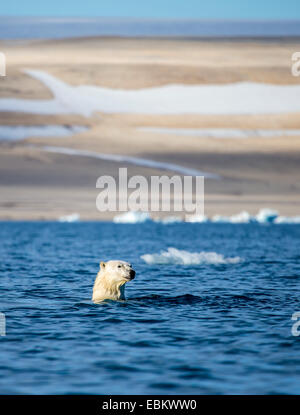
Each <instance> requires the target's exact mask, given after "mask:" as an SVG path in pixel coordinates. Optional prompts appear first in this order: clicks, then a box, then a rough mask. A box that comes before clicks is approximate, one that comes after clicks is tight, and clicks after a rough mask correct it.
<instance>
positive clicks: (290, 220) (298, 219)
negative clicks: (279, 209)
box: [274, 216, 300, 224]
mask: <svg viewBox="0 0 300 415" xmlns="http://www.w3.org/2000/svg"><path fill="white" fill-rule="evenodd" d="M274 223H276V224H281V223H287V224H297V223H299V224H300V216H290V217H289V216H278V217H277V218H275V220H274Z"/></svg>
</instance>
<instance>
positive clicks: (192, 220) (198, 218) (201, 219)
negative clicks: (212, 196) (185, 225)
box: [185, 215, 208, 223]
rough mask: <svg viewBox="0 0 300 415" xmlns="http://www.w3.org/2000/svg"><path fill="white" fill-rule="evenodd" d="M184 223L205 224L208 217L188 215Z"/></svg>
mask: <svg viewBox="0 0 300 415" xmlns="http://www.w3.org/2000/svg"><path fill="white" fill-rule="evenodd" d="M185 221H186V222H189V223H205V222H208V217H207V216H205V215H189V216H187V217H186V220H185Z"/></svg>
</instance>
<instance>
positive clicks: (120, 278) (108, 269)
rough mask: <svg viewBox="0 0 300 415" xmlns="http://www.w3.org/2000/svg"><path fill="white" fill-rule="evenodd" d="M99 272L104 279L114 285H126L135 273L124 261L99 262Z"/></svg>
mask: <svg viewBox="0 0 300 415" xmlns="http://www.w3.org/2000/svg"><path fill="white" fill-rule="evenodd" d="M100 271H101V272H102V273H103V274H105V276H106V279H107V280H108V281H111V283H112V284H115V283H122V282H123V283H126V282H128V281H131V280H133V279H134V277H135V271H134V270H133V269H132V266H131V264H129V262H125V261H108V262H100Z"/></svg>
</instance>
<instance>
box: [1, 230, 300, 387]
mask: <svg viewBox="0 0 300 415" xmlns="http://www.w3.org/2000/svg"><path fill="white" fill-rule="evenodd" d="M299 240H300V225H272V224H269V225H268V224H265V225H261V224H252V223H250V224H221V223H220V224H215V223H203V224H187V223H174V224H169V225H164V224H162V223H153V222H146V223H142V224H133V225H130V224H113V223H101V222H97V223H92V222H90V223H82V222H78V223H56V222H33V223H30V222H27V223H25V222H24V223H22V222H15V223H13V222H1V223H0V242H1V244H0V256H1V262H0V298H1V303H0V304H1V305H0V311H1V312H2V313H5V317H6V336H2V337H0V393H1V394H132V393H134V394H160V393H163V394H232V393H234V394H298V393H299V392H300V337H297V336H293V335H292V332H291V329H292V325H293V324H294V323H295V321H292V320H291V317H292V314H293V313H295V312H297V311H300V304H299V294H300V289H299V279H300V251H299ZM168 248H172V249H169V251H168V252H169V256H168V261H167V262H166V263H162V261H161V260H162V258H164V255H153V254H159V253H160V252H161V251H164V252H167V250H168ZM174 248H175V251H174ZM172 252H175V253H176V252H177V256H178V252H180V253H181V254H180V255H181V256H183V258H184V259H185V261H184V262H185V265H183V264H182V263H178V257H176V256H175V257H174V261H173V262H172ZM192 253H198V254H197V255H194V256H193V255H192ZM201 253H202V254H201ZM144 255H146V257H144V258H148V261H145V260H144V259H142V258H141V256H144ZM149 258H150V261H149ZM109 259H122V260H126V261H129V262H131V263H132V264H133V267H134V268H135V270H136V272H137V275H136V278H135V280H133V281H131V282H130V283H128V284H127V288H126V295H127V300H126V301H123V302H116V301H106V302H105V303H102V304H98V305H96V304H93V303H92V302H91V294H92V286H93V282H94V279H95V277H96V274H97V271H98V267H99V262H100V261H106V260H109Z"/></svg>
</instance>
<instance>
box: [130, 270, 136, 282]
mask: <svg viewBox="0 0 300 415" xmlns="http://www.w3.org/2000/svg"><path fill="white" fill-rule="evenodd" d="M129 275H130V278H131V279H132V280H133V279H134V277H135V271H134V270H133V269H131V270H130V273H129Z"/></svg>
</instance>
